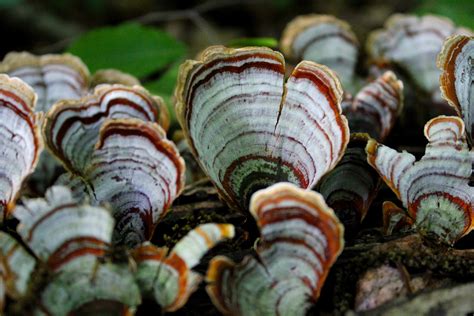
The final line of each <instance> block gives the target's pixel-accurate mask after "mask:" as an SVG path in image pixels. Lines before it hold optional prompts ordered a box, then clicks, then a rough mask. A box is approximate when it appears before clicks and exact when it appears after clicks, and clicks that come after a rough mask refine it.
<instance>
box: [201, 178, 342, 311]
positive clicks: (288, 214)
mask: <svg viewBox="0 0 474 316" xmlns="http://www.w3.org/2000/svg"><path fill="white" fill-rule="evenodd" d="M250 212H251V213H252V215H253V216H254V217H255V219H256V220H257V224H258V225H259V227H260V231H261V240H260V243H259V245H258V248H257V257H253V256H247V257H245V258H244V260H243V261H242V262H241V263H240V264H235V263H233V262H232V261H231V260H229V259H227V258H226V257H215V258H214V259H213V260H212V261H211V264H210V266H209V270H208V271H207V281H208V282H209V285H208V286H207V291H208V293H209V295H210V297H211V299H212V301H213V303H214V305H216V307H217V308H218V309H219V310H220V311H221V312H222V313H224V314H226V315H246V316H249V315H305V312H306V311H307V310H308V309H309V308H310V306H311V304H313V303H314V302H315V300H316V299H317V298H318V296H319V292H320V291H321V287H322V285H323V284H324V281H325V279H326V276H327V274H328V272H329V269H330V267H331V266H332V264H333V263H334V261H335V260H336V258H337V256H338V255H339V253H340V252H341V251H342V248H343V244H344V242H343V239H342V235H343V227H342V225H341V224H340V223H339V221H338V219H337V217H336V216H335V215H334V212H333V211H332V210H331V209H330V208H329V207H328V206H327V205H326V203H325V202H324V199H323V198H322V196H321V195H320V194H319V193H316V192H313V191H307V190H303V189H299V188H298V187H296V186H295V185H293V184H289V183H278V184H275V185H273V186H271V187H269V188H267V189H264V190H260V191H258V192H256V193H255V194H254V195H253V196H252V200H251V205H250Z"/></svg>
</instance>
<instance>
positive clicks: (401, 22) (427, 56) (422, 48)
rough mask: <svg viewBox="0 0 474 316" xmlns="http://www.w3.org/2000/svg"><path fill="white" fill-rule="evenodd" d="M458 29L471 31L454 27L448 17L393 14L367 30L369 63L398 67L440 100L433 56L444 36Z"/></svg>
mask: <svg viewBox="0 0 474 316" xmlns="http://www.w3.org/2000/svg"><path fill="white" fill-rule="evenodd" d="M459 33H470V31H469V30H467V29H463V28H456V26H455V25H454V24H453V23H452V21H451V20H449V19H447V18H442V17H438V16H433V15H425V16H422V17H418V16H414V15H403V14H395V15H393V16H391V17H390V18H389V19H388V20H387V22H386V23H385V27H384V29H381V30H377V31H374V32H373V33H371V34H370V36H369V39H368V40H367V51H368V54H369V57H370V59H371V62H372V63H375V64H382V65H387V64H388V65H389V66H392V67H393V66H395V67H399V68H400V69H402V70H403V71H405V72H406V73H407V74H408V75H409V77H410V78H411V80H412V81H413V82H414V83H415V84H416V86H417V87H418V88H419V89H421V91H423V92H424V93H427V94H429V95H431V96H432V99H433V100H440V99H441V98H440V95H439V86H438V78H439V75H440V71H439V69H438V68H436V56H437V55H438V53H439V51H440V50H441V47H442V46H443V42H444V40H445V39H446V38H447V37H448V36H450V35H453V34H459Z"/></svg>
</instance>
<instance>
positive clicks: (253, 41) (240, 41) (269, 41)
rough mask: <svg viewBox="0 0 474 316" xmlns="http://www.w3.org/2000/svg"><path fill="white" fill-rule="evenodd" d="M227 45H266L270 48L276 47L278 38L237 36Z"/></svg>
mask: <svg viewBox="0 0 474 316" xmlns="http://www.w3.org/2000/svg"><path fill="white" fill-rule="evenodd" d="M227 45H228V46H229V47H244V46H266V47H270V48H277V47H278V40H277V39H275V38H273V37H249V38H237V39H234V40H232V41H230V42H229V43H228V44H227Z"/></svg>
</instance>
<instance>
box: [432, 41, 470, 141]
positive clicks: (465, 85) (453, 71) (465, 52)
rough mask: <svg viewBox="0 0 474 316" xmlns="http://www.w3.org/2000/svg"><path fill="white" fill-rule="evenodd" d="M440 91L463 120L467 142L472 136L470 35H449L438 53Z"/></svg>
mask: <svg viewBox="0 0 474 316" xmlns="http://www.w3.org/2000/svg"><path fill="white" fill-rule="evenodd" d="M437 63H438V67H439V68H440V69H441V71H442V74H441V76H440V78H439V81H440V86H441V93H442V95H443V97H444V98H445V99H446V101H448V103H449V104H450V105H451V106H452V107H454V108H455V109H456V112H457V113H458V115H459V116H461V117H462V118H463V120H464V124H465V126H466V129H467V135H468V137H469V140H470V141H471V144H473V140H474V139H473V137H474V85H473V82H474V36H466V35H455V36H451V37H449V38H448V39H447V40H446V41H445V42H444V45H443V49H442V50H441V53H440V54H439V55H438V60H437Z"/></svg>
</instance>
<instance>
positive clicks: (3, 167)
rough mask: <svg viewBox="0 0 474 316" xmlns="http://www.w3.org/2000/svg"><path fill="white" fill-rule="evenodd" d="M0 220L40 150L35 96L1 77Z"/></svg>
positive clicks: (11, 205)
mask: <svg viewBox="0 0 474 316" xmlns="http://www.w3.org/2000/svg"><path fill="white" fill-rule="evenodd" d="M0 101H1V102H0V117H1V120H0V143H1V147H2V150H1V151H0V162H1V163H0V212H1V218H0V221H3V220H5V219H6V218H8V217H9V216H10V215H11V212H12V210H13V208H14V206H15V202H16V199H17V195H18V194H19V191H20V189H21V186H22V183H23V181H24V180H25V179H26V177H27V176H28V175H29V174H31V173H32V172H33V170H34V168H35V166H36V164H37V162H38V158H39V155H40V154H41V151H42V149H43V143H42V140H41V134H40V130H39V125H40V119H41V116H40V115H37V114H35V113H34V112H33V110H34V107H35V105H36V95H35V93H34V92H33V89H32V88H31V87H30V86H28V85H27V84H26V83H24V82H23V81H22V80H20V79H18V78H10V77H8V76H7V75H1V74H0Z"/></svg>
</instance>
